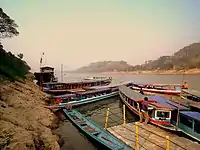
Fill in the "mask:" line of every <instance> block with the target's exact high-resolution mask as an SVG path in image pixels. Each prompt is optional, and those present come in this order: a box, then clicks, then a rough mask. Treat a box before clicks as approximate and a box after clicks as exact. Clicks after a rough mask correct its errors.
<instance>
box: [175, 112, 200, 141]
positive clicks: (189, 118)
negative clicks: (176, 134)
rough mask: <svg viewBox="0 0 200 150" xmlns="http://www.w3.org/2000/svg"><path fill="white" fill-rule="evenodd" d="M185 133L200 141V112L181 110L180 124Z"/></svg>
mask: <svg viewBox="0 0 200 150" xmlns="http://www.w3.org/2000/svg"><path fill="white" fill-rule="evenodd" d="M178 127H179V129H181V130H182V132H183V133H185V134H187V135H189V136H190V137H192V138H194V139H196V140H198V141H199V142H200V113H199V112H192V111H182V112H180V119H179V124H178Z"/></svg>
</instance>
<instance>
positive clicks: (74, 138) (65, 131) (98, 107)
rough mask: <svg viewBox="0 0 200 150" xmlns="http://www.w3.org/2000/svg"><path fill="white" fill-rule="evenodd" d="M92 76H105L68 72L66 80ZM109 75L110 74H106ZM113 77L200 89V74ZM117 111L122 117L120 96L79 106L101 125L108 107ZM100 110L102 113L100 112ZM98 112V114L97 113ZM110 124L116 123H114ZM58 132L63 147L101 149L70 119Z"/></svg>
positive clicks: (129, 116)
mask: <svg viewBox="0 0 200 150" xmlns="http://www.w3.org/2000/svg"><path fill="white" fill-rule="evenodd" d="M92 76H103V75H100V74H74V73H73V74H72V73H70V74H69V73H66V74H65V75H64V82H68V81H76V80H81V79H83V78H85V77H92ZM106 76H109V75H106ZM110 76H111V77H112V78H113V83H120V82H123V81H133V82H136V83H163V84H165V83H166V84H167V83H168V84H170V83H174V84H180V83H182V81H187V82H188V84H189V88H192V89H196V90H199V91H200V75H184V76H183V75H110ZM57 77H58V78H59V81H60V75H59V74H58V73H57ZM108 107H109V108H110V110H111V111H112V110H113V111H115V113H117V114H118V115H119V116H120V117H121V115H122V114H121V112H122V103H121V101H120V99H119V97H115V98H111V99H107V100H105V101H101V102H97V103H92V104H89V105H85V106H82V107H80V108H78V109H79V110H80V112H81V113H83V114H84V115H88V114H92V115H91V116H90V117H89V118H90V119H91V120H93V121H95V122H97V123H98V124H100V125H101V126H103V125H104V120H105V112H106V109H107V108H108ZM116 108H117V109H116ZM99 112H100V113H99ZM96 113H98V115H96ZM126 116H127V120H128V121H135V120H137V119H138V118H137V117H135V116H134V115H133V114H131V113H130V112H129V111H126ZM111 118H112V119H113V120H115V121H116V120H119V118H116V117H115V116H111ZM108 125H114V124H112V123H110V124H108ZM57 132H60V133H61V137H62V138H63V139H64V142H65V144H64V145H63V146H62V147H61V149H63V150H65V149H70V150H94V149H100V148H98V146H97V145H96V144H93V143H92V142H91V141H90V140H88V139H87V138H86V137H85V136H84V135H83V134H82V133H79V131H78V130H77V129H76V127H74V126H73V124H71V122H70V121H68V119H65V121H63V122H61V123H60V125H59V128H58V129H57Z"/></svg>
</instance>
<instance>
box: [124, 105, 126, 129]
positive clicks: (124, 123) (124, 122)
mask: <svg viewBox="0 0 200 150" xmlns="http://www.w3.org/2000/svg"><path fill="white" fill-rule="evenodd" d="M123 116H124V117H123V119H124V123H123V125H126V114H125V105H123Z"/></svg>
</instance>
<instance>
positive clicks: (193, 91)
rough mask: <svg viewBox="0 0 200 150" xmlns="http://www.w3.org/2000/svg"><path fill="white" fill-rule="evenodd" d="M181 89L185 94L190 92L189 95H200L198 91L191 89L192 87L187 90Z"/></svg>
mask: <svg viewBox="0 0 200 150" xmlns="http://www.w3.org/2000/svg"><path fill="white" fill-rule="evenodd" d="M182 91H183V92H184V93H186V94H190V95H192V96H195V97H200V91H197V90H193V89H187V90H186V89H183V90H182Z"/></svg>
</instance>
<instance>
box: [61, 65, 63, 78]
mask: <svg viewBox="0 0 200 150" xmlns="http://www.w3.org/2000/svg"><path fill="white" fill-rule="evenodd" d="M61 82H63V64H61Z"/></svg>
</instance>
